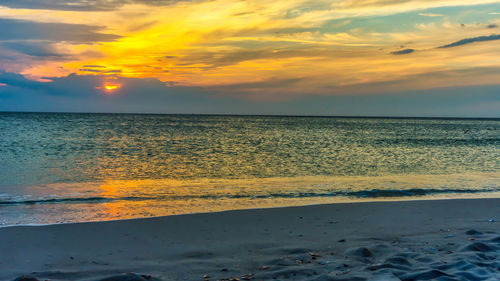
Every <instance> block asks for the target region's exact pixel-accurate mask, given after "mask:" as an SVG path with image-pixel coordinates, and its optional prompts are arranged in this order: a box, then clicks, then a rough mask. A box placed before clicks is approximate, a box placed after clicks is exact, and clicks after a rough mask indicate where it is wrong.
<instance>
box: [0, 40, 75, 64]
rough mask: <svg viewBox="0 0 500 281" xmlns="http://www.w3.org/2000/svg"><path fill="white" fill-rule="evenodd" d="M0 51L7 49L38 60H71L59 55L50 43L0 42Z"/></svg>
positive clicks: (64, 55) (61, 54) (66, 56)
mask: <svg viewBox="0 0 500 281" xmlns="http://www.w3.org/2000/svg"><path fill="white" fill-rule="evenodd" d="M0 49H9V50H11V51H14V52H17V53H22V54H25V55H28V56H33V57H40V58H51V59H59V60H60V59H69V58H71V56H69V55H66V54H63V53H59V52H58V51H57V50H56V49H55V48H54V47H53V46H52V45H51V43H50V42H36V41H35V42H29V41H28V42H26V41H21V42H15V41H14V42H0Z"/></svg>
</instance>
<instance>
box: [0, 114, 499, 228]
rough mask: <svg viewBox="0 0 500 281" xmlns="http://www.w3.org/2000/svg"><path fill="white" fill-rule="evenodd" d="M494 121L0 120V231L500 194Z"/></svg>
mask: <svg viewBox="0 0 500 281" xmlns="http://www.w3.org/2000/svg"><path fill="white" fill-rule="evenodd" d="M499 195H500V120H470V119H468V120H467V119H465V120H460V119H383V118H373V119H371V118H333V117H269V116H202V115H134V114H52V113H0V224H1V225H13V224H45V223H61V222H82V221H96V220H110V219H126V218H135V217H148V216H160V215H173V214H185V213H194V212H207V211H220V210H231V209H242V208H259V207H275V206H293V205H305V204H317V203H331V202H349V201H360V200H361V201H363V200H388V199H390V200H394V199H398V200H406V199H419V198H456V197H467V198H469V197H500V196H499Z"/></svg>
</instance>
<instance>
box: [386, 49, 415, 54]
mask: <svg viewBox="0 0 500 281" xmlns="http://www.w3.org/2000/svg"><path fill="white" fill-rule="evenodd" d="M413 52H415V50H414V49H404V50H401V51H395V52H391V54H393V55H406V54H411V53H413Z"/></svg>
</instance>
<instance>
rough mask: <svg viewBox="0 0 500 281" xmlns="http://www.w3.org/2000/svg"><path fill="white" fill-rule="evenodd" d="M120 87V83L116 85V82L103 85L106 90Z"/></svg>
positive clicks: (110, 90)
mask: <svg viewBox="0 0 500 281" xmlns="http://www.w3.org/2000/svg"><path fill="white" fill-rule="evenodd" d="M119 88H120V85H116V84H113V85H112V84H106V85H104V90H106V91H107V92H112V91H114V90H116V89H119Z"/></svg>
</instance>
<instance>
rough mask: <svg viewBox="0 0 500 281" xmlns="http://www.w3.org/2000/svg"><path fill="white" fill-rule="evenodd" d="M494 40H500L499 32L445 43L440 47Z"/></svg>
mask: <svg viewBox="0 0 500 281" xmlns="http://www.w3.org/2000/svg"><path fill="white" fill-rule="evenodd" d="M494 40H500V35H499V34H492V35H489V36H479V37H473V38H466V39H462V40H460V41H456V42H453V43H451V44H448V45H443V46H440V47H438V48H441V49H442V48H452V47H458V46H462V45H467V44H471V43H475V42H485V41H494Z"/></svg>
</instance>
